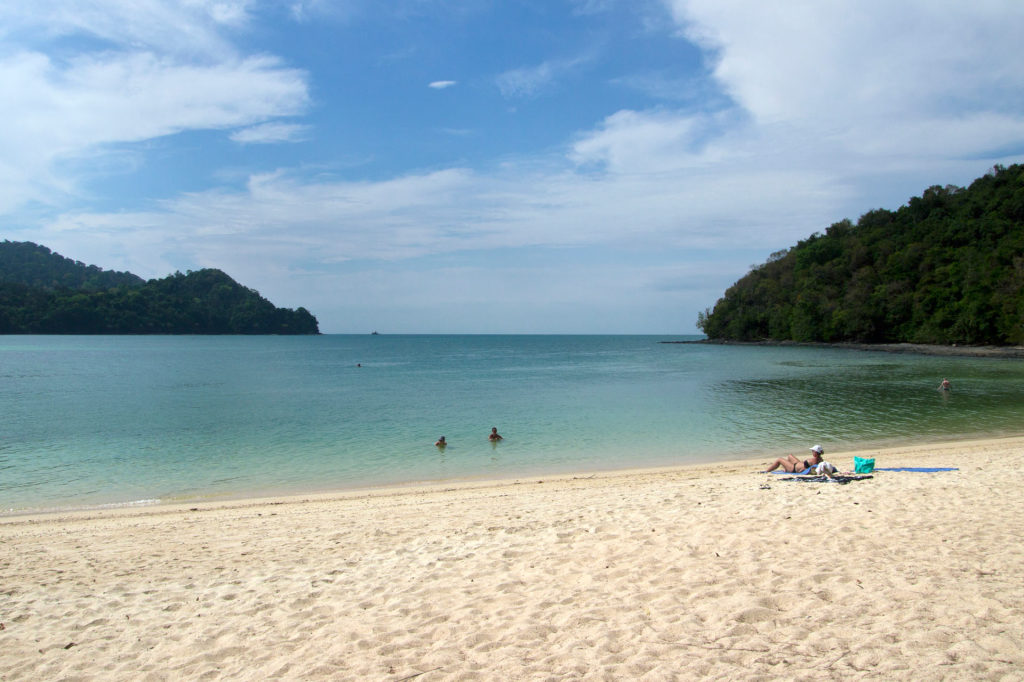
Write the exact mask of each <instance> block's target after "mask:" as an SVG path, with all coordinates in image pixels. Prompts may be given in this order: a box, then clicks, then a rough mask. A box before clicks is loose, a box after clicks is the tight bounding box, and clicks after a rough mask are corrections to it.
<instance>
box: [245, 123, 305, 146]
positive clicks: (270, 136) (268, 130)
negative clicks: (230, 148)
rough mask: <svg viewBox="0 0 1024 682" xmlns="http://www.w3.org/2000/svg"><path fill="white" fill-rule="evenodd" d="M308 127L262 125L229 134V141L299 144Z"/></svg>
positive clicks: (289, 124)
mask: <svg viewBox="0 0 1024 682" xmlns="http://www.w3.org/2000/svg"><path fill="white" fill-rule="evenodd" d="M308 132H309V126H306V125H298V124H295V123H262V124H260V125H257V126H252V127H250V128H244V129H242V130H236V131H235V132H233V133H231V141H232V142H237V143H239V144H276V143H279V142H301V141H303V140H305V139H306V136H307V133H308Z"/></svg>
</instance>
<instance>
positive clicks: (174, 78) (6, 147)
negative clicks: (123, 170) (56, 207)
mask: <svg viewBox="0 0 1024 682" xmlns="http://www.w3.org/2000/svg"><path fill="white" fill-rule="evenodd" d="M248 4H249V3H248V2H242V1H238V2H230V1H223V2H213V1H212V0H210V1H206V0H196V1H195V2H190V3H184V4H181V3H164V2H158V1H157V0H147V1H144V2H135V0H131V1H130V2H129V1H128V0H125V1H123V2H122V1H121V0H111V1H110V2H107V3H104V6H103V11H98V10H97V9H96V7H95V3H91V2H84V1H82V2H76V1H73V0H68V1H66V2H59V1H57V0H40V2H38V3H32V5H31V10H28V9H26V8H28V5H23V4H21V3H2V4H0V26H4V27H5V28H6V30H7V31H10V32H16V34H17V36H18V39H19V40H20V44H21V48H20V49H17V48H16V49H14V50H11V49H8V50H7V51H5V52H3V53H0V101H2V102H3V114H2V115H3V125H0V150H3V151H2V152H0V211H4V210H11V209H13V208H15V207H17V206H18V205H22V204H25V203H28V202H33V201H35V202H43V203H52V202H59V201H60V200H61V199H62V198H63V197H65V196H67V195H68V194H69V193H72V192H75V191H76V187H75V186H76V178H75V177H73V176H69V175H65V174H64V172H63V171H62V170H61V167H62V164H63V163H64V162H67V161H69V160H73V159H76V158H81V157H85V156H95V155H98V154H101V153H102V152H103V151H104V150H105V149H109V148H110V147H111V146H112V145H118V144H124V143H137V142H141V141H144V140H149V139H153V138H157V137H162V136H166V135H172V134H175V133H179V132H182V131H186V130H210V129H225V128H234V127H239V126H248V125H252V124H255V123H260V122H266V121H268V120H269V119H273V118H275V117H278V116H294V115H296V114H299V113H301V112H303V111H304V110H305V108H306V106H307V105H308V103H309V93H308V86H307V77H308V76H307V74H306V73H305V72H304V71H301V70H299V69H295V68H289V67H287V66H285V65H284V64H283V63H282V62H281V61H280V60H279V59H278V58H275V57H272V56H266V55H260V56H244V55H238V54H236V51H235V50H234V48H233V47H232V46H231V44H230V42H229V41H227V40H225V39H224V38H223V37H222V36H221V32H222V31H224V30H227V29H234V28H237V27H239V26H241V25H243V24H244V23H245V22H246V20H247V8H248ZM62 37H76V38H86V39H88V40H85V41H84V42H83V43H81V44H82V45H89V44H90V42H89V41H90V40H97V39H98V40H102V41H106V42H107V43H108V45H109V46H110V49H103V50H92V51H89V50H87V49H86V48H85V47H83V48H82V49H81V50H80V51H75V50H71V49H70V48H69V47H67V45H76V44H78V43H75V42H70V43H64V42H62V43H61V48H60V49H59V50H58V49H56V48H53V45H51V42H50V41H52V40H55V39H59V38H62ZM49 52H54V53H55V54H59V57H57V56H51V55H50V54H49ZM272 130H273V129H272V128H271V129H267V130H265V131H264V132H265V133H269V132H272ZM281 130H286V129H279V130H278V132H281ZM296 132H298V131H297V129H292V134H294V133H296ZM243 137H244V136H243Z"/></svg>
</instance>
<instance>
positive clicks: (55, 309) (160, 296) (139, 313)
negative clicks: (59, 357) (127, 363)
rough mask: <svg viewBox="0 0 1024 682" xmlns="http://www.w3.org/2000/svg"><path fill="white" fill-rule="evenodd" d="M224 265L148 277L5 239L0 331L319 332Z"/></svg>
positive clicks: (304, 314) (300, 312)
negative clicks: (234, 276)
mask: <svg viewBox="0 0 1024 682" xmlns="http://www.w3.org/2000/svg"><path fill="white" fill-rule="evenodd" d="M318 333H319V327H318V324H317V320H316V318H315V317H314V316H313V315H312V314H310V312H309V311H308V310H306V309H305V308H298V309H296V310H291V309H287V308H277V307H275V306H274V305H273V304H272V303H271V302H270V301H268V300H266V299H265V298H263V297H262V296H260V295H259V293H257V292H256V291H253V290H252V289H248V288H246V287H243V286H242V285H240V284H238V283H237V282H235V281H234V280H233V279H231V277H229V276H228V275H226V274H225V273H223V272H221V271H220V270H214V269H205V270H198V271H195V272H192V271H190V272H188V274H184V275H183V274H181V273H180V272H177V273H175V274H173V275H170V276H168V277H165V278H163V279H152V280H149V281H148V282H147V281H145V280H143V279H142V278H141V277H137V276H136V275H133V274H131V273H127V272H113V271H105V270H102V269H100V268H98V267H96V266H95V265H85V264H83V263H79V262H76V261H72V260H70V259H68V258H65V257H63V256H61V255H59V254H56V253H53V252H51V251H50V250H49V249H48V248H46V247H45V246H39V245H37V244H32V243H31V242H10V241H4V242H0V334H318Z"/></svg>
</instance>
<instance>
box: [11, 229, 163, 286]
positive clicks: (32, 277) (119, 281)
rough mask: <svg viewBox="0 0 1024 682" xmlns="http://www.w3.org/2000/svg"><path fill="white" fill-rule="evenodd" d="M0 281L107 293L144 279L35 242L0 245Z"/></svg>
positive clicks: (135, 284)
mask: <svg viewBox="0 0 1024 682" xmlns="http://www.w3.org/2000/svg"><path fill="white" fill-rule="evenodd" d="M0 282H18V283H19V284H24V285H25V286H29V287H37V288H40V289H47V290H51V291H52V290H55V289H75V290H78V291H104V290H106V289H112V288H113V287H116V286H141V285H142V284H145V280H143V279H142V278H141V277H138V276H137V275H133V274H131V273H130V272H114V271H112V270H102V269H100V268H98V267H96V266H95V265H86V264H85V263H80V262H78V261H73V260H71V259H70V258H65V257H64V256H61V255H60V254H57V253H53V252H52V251H50V250H49V249H48V248H46V247H45V246H39V245H38V244H33V243H32V242H11V241H7V240H4V241H3V242H0Z"/></svg>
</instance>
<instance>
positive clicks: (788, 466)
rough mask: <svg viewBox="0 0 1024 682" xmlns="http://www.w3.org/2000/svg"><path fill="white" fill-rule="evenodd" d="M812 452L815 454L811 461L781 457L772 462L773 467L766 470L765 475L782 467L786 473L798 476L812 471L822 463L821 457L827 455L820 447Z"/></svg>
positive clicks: (813, 448) (814, 448)
mask: <svg viewBox="0 0 1024 682" xmlns="http://www.w3.org/2000/svg"><path fill="white" fill-rule="evenodd" d="M811 452H812V453H813V454H812V455H811V457H810V459H805V460H804V461H802V462H801V461H800V460H799V459H797V458H796V457H795V456H793V455H786V456H785V457H784V458H783V457H780V458H778V459H777V460H775V461H774V462H772V465H771V466H770V467H768V468H767V469H765V470H764V473H766V474H767V473H768V472H770V471H775V470H776V469H778V468H779V467H782V470H783V471H785V472H786V473H790V474H798V473H800V472H801V471H803V470H804V469H810V468H811V467H813V466H817V465H818V464H820V463H821V456H822V455H824V454H825V448H823V447H821V446H820V445H815V446H814V447H812V448H811Z"/></svg>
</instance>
